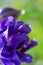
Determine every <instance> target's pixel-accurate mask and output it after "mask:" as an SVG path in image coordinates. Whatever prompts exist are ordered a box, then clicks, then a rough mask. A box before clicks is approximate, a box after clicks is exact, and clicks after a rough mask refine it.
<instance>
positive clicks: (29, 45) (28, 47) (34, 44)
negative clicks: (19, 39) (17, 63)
mask: <svg viewBox="0 0 43 65" xmlns="http://www.w3.org/2000/svg"><path fill="white" fill-rule="evenodd" d="M36 45H37V41H35V40H31V41H29V42H28V43H27V44H25V46H26V47H25V46H23V47H22V50H21V52H23V53H24V52H26V51H27V50H29V49H31V48H32V47H34V46H36Z"/></svg>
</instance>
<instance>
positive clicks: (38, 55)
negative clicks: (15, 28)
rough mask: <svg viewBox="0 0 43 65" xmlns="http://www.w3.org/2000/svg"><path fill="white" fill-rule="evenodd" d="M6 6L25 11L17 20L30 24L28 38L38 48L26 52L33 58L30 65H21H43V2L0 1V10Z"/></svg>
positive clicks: (34, 0) (24, 64) (41, 0)
mask: <svg viewBox="0 0 43 65" xmlns="http://www.w3.org/2000/svg"><path fill="white" fill-rule="evenodd" d="M6 6H7V7H13V8H16V9H21V10H22V9H24V10H25V14H24V15H20V17H19V18H18V19H17V20H23V21H24V22H25V23H27V24H30V25H31V27H32V32H31V33H30V34H29V37H30V38H31V39H33V38H35V39H36V40H37V41H38V46H36V47H34V48H32V49H30V50H28V51H27V52H26V53H28V54H31V55H32V56H33V62H32V64H26V63H22V65H43V0H0V8H2V7H6Z"/></svg>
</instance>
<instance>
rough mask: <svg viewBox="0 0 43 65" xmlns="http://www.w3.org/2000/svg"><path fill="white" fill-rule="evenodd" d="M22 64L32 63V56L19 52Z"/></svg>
mask: <svg viewBox="0 0 43 65" xmlns="http://www.w3.org/2000/svg"><path fill="white" fill-rule="evenodd" d="M18 55H19V58H20V60H21V62H26V63H32V56H31V55H30V54H23V53H20V52H18Z"/></svg>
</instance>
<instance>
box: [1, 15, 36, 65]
mask: <svg viewBox="0 0 43 65" xmlns="http://www.w3.org/2000/svg"><path fill="white" fill-rule="evenodd" d="M30 32H31V27H30V25H27V24H25V23H24V22H23V21H18V22H16V19H15V18H14V17H13V16H8V17H6V18H5V19H3V20H2V21H1V22H0V59H1V60H2V62H3V63H4V65H13V64H15V65H21V62H26V63H32V56H31V55H30V54H26V53H25V52H26V51H27V50H29V49H30V48H32V47H34V46H36V45H37V42H36V41H35V40H30V38H29V37H28V35H27V34H29V33H30Z"/></svg>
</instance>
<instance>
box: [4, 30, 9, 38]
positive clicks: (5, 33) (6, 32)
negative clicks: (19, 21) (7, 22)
mask: <svg viewBox="0 0 43 65" xmlns="http://www.w3.org/2000/svg"><path fill="white" fill-rule="evenodd" d="M4 35H5V37H6V38H8V29H7V30H6V31H5V32H4Z"/></svg>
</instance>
